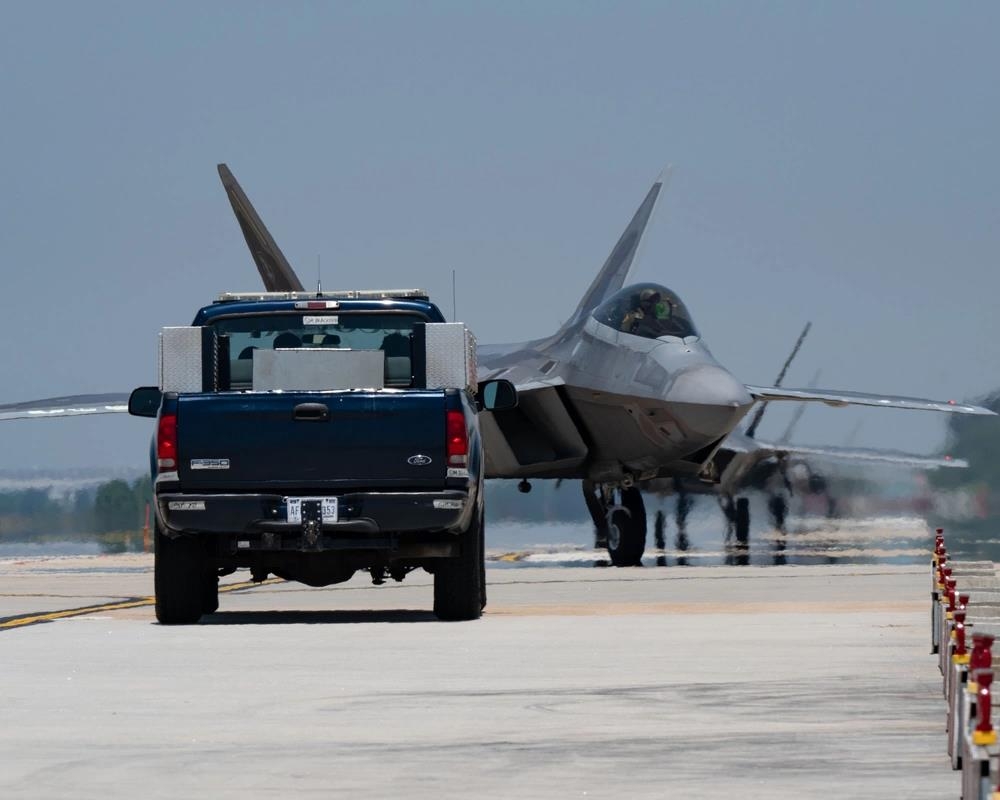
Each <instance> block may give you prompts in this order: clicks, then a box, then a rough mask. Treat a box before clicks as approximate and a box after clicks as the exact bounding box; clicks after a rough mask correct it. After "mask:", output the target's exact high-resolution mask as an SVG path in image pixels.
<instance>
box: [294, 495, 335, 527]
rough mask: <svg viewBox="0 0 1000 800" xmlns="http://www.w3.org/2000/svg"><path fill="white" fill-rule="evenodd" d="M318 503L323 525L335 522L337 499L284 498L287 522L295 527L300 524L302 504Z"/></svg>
mask: <svg viewBox="0 0 1000 800" xmlns="http://www.w3.org/2000/svg"><path fill="white" fill-rule="evenodd" d="M303 503H319V504H320V507H321V509H322V512H321V513H322V515H323V523H324V524H326V523H330V522H336V521H337V498H336V497H286V498H285V505H286V507H287V508H288V521H289V522H291V523H294V524H296V525H301V524H302V504H303Z"/></svg>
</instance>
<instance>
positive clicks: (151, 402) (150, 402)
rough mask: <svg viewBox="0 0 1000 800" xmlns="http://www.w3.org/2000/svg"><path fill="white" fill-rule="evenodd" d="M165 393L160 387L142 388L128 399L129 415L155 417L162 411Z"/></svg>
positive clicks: (133, 392)
mask: <svg viewBox="0 0 1000 800" xmlns="http://www.w3.org/2000/svg"><path fill="white" fill-rule="evenodd" d="M162 397H163V393H162V392H161V391H160V387H159V386H140V387H139V388H138V389H134V390H133V391H132V394H130V395H129V398H128V413H129V414H131V415H132V416H133V417H155V416H156V415H157V414H158V413H159V411H160V399H161V398H162Z"/></svg>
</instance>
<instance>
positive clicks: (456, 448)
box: [445, 408, 469, 467]
mask: <svg viewBox="0 0 1000 800" xmlns="http://www.w3.org/2000/svg"><path fill="white" fill-rule="evenodd" d="M446 415H447V416H446V417H445V437H446V442H445V453H446V455H447V458H448V466H449V467H451V466H461V467H464V466H466V465H467V464H468V463H469V434H468V431H466V429H465V415H464V414H463V413H462V412H461V411H460V410H457V409H454V408H450V409H448V410H447V412H446Z"/></svg>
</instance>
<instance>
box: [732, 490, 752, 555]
mask: <svg viewBox="0 0 1000 800" xmlns="http://www.w3.org/2000/svg"><path fill="white" fill-rule="evenodd" d="M734 522H735V524H736V542H737V543H738V544H741V545H746V544H749V542H750V500H749V499H748V498H746V497H740V498H737V500H736V513H735V519H734Z"/></svg>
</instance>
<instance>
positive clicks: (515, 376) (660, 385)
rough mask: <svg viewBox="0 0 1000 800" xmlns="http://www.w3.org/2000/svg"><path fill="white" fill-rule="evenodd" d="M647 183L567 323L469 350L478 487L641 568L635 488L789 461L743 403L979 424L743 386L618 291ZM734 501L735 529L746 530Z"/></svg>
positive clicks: (113, 402)
mask: <svg viewBox="0 0 1000 800" xmlns="http://www.w3.org/2000/svg"><path fill="white" fill-rule="evenodd" d="M668 174H669V173H664V174H662V175H661V176H660V177H659V178H658V179H657V180H656V181H655V182H654V183H653V185H652V187H651V188H650V190H649V191H648V193H647V194H646V196H645V198H644V199H643V201H642V203H641V204H640V206H639V208H638V210H637V211H636V212H635V215H634V216H633V217H632V219H631V221H630V222H629V224H628V226H627V227H626V228H625V231H624V232H623V233H622V235H621V237H620V238H619V239H618V242H617V243H616V244H615V246H614V248H613V249H612V251H611V255H610V256H608V258H607V260H606V261H605V263H604V265H603V266H602V267H601V269H600V271H599V272H598V274H597V276H596V277H595V278H594V280H593V282H592V283H591V285H590V287H589V288H588V289H587V291H586V292H585V293H584V294H583V297H582V298H581V300H580V302H579V303H578V304H577V307H576V309H575V310H574V311H573V313H572V315H571V316H570V318H569V320H568V321H567V322H566V323H564V324H563V325H562V326H561V327H559V329H558V330H556V331H555V332H554V333H553V334H552V335H551V336H548V337H546V338H543V339H537V340H534V341H529V342H523V343H520V344H513V345H494V346H490V345H485V346H480V347H479V353H478V356H479V377H480V379H481V380H486V379H491V378H506V379H508V380H510V381H511V382H513V383H514V385H515V386H516V387H517V390H518V396H519V403H518V406H517V407H516V408H514V409H510V410H507V411H498V412H489V411H485V412H483V414H482V416H481V428H482V431H483V437H484V443H485V445H484V449H485V452H486V469H487V477H490V478H519V479H521V487H522V489H530V483H529V481H530V480H531V479H562V480H564V481H565V480H579V481H580V482H581V486H582V488H583V495H584V500H585V502H586V504H587V508H588V509H589V511H590V513H591V516H592V518H593V520H594V523H595V525H596V526H598V527H599V528H603V529H604V530H606V532H607V535H606V541H607V548H608V553H609V555H610V558H611V561H612V563H613V564H615V565H617V566H627V565H633V564H638V563H640V562H641V558H642V554H643V551H644V549H645V541H646V510H645V504H644V502H643V494H642V490H643V487H645V486H650V485H652V482H654V481H657V480H664V479H670V480H675V479H676V480H679V481H693V482H696V483H697V484H699V485H704V486H706V487H723V488H724V487H727V486H737V485H739V480H738V478H739V476H741V475H746V474H747V472H748V471H749V470H751V469H752V468H753V466H754V465H756V464H759V463H761V462H763V461H765V460H766V459H770V458H782V457H785V456H786V455H787V454H788V453H792V452H794V448H792V447H789V446H785V445H782V446H771V445H767V444H766V443H764V442H760V441H758V440H756V439H755V438H754V437H753V436H752V435H750V436H748V435H746V433H744V432H741V431H740V430H739V426H740V423H741V421H742V420H743V419H744V418H745V417H746V415H747V414H748V412H750V410H751V409H752V408H753V407H754V405H755V404H756V403H770V402H785V401H795V402H800V403H801V402H820V403H825V404H827V405H831V406H838V407H839V406H848V405H863V406H875V407H879V408H902V409H917V410H926V411H942V412H950V413H962V414H984V415H987V414H992V413H993V412H991V411H989V410H988V409H985V408H981V407H979V406H975V405H969V404H964V403H957V402H954V401H937V400H923V399H919V398H910V397H896V396H886V395H873V394H862V393H858V392H849V391H831V390H817V389H785V388H781V387H774V386H772V387H766V386H754V385H748V384H745V383H743V382H742V381H740V380H738V379H737V378H736V377H735V376H733V374H732V373H730V372H729V370H727V369H726V368H725V367H724V366H723V365H722V364H720V363H719V362H718V361H717V360H716V359H715V358H714V357H713V356H712V353H711V351H710V350H709V349H708V346H707V344H706V343H705V340H704V339H703V337H702V335H701V332H700V331H699V330H698V328H697V326H696V325H695V322H694V318H693V316H692V314H691V312H690V311H689V310H688V308H687V307H686V306H685V304H684V302H683V301H682V300H681V298H680V297H679V296H678V295H677V293H676V292H673V291H671V290H670V289H668V288H667V287H666V286H663V285H661V284H658V283H638V284H632V285H626V283H627V280H628V277H629V274H630V272H631V271H632V267H633V265H634V263H635V260H636V255H637V253H638V251H639V247H640V245H641V243H642V240H643V235H644V233H645V231H646V229H647V226H648V223H649V220H650V219H651V217H652V215H653V211H654V209H655V207H656V204H657V200H658V199H659V197H660V195H661V193H662V190H663V187H664V183H665V180H666V177H667V175H668ZM219 176H220V178H221V179H222V183H223V186H224V188H225V190H226V193H227V194H228V196H229V199H230V202H231V204H232V206H233V210H234V212H235V214H236V218H237V220H238V222H239V225H240V228H241V230H242V232H243V235H244V238H245V239H246V242H247V245H248V247H249V248H250V252H251V255H252V256H253V259H254V262H255V264H256V265H257V269H258V272H259V273H260V276H261V279H262V280H263V282H264V286H265V289H266V290H267V291H276V292H291V291H302V283H301V281H300V280H299V279H298V277H297V276H296V274H295V271H294V269H293V268H292V266H291V265H290V264H289V263H288V260H287V259H286V258H285V256H284V254H283V253H282V252H281V250H280V248H279V247H278V245H277V243H276V242H275V240H274V239H273V237H272V236H271V234H270V233H269V232H268V230H267V228H266V226H265V225H264V223H263V221H262V220H261V219H260V217H259V216H258V214H257V212H256V211H255V210H254V208H253V206H252V204H251V203H250V201H249V199H248V198H247V196H246V194H245V193H244V192H243V190H242V188H241V187H240V185H239V183H238V182H237V181H236V178H235V177H234V176H233V174H232V172H230V170H229V169H228V168H227V167H226V165H225V164H220V165H219ZM126 401H127V395H126V394H119V395H102V396H100V398H99V399H98V398H96V397H94V396H90V397H87V398H82V397H64V398H55V399H53V400H49V401H38V402H37V403H20V404H14V405H11V406H0V419H12V418H22V417H31V416H40V417H51V416H61V415H65V414H84V413H111V412H118V411H121V410H123V408H122V406H123V404H124V403H125V402H126ZM748 508H749V507H748V504H747V503H746V501H745V498H741V499H739V500H737V502H736V507H735V514H736V517H737V527H738V530H739V529H740V528H742V529H745V530H748V529H749V510H748Z"/></svg>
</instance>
